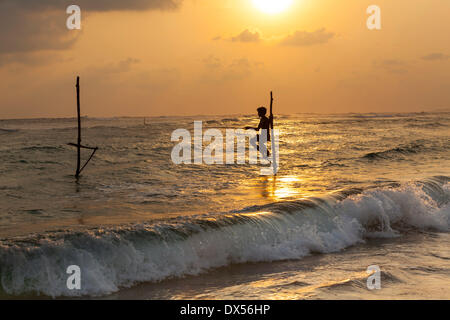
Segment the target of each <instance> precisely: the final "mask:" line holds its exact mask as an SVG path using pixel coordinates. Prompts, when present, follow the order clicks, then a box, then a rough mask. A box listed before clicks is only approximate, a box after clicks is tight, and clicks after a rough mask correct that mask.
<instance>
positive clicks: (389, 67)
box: [373, 59, 408, 74]
mask: <svg viewBox="0 0 450 320" xmlns="http://www.w3.org/2000/svg"><path fill="white" fill-rule="evenodd" d="M373 65H374V67H375V68H377V69H383V70H385V71H387V72H390V73H397V74H401V73H406V72H408V70H407V66H408V65H407V63H406V62H405V61H403V60H399V59H385V60H381V61H374V63H373Z"/></svg>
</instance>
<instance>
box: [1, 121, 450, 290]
mask: <svg viewBox="0 0 450 320" xmlns="http://www.w3.org/2000/svg"><path fill="white" fill-rule="evenodd" d="M194 121H203V126H204V130H207V129H208V128H214V129H219V130H222V131H223V133H224V134H225V130H226V129H236V128H242V127H245V126H247V125H255V124H257V119H255V117H254V116H252V115H230V116H201V117H199V116H198V117H155V118H147V120H146V124H145V125H144V120H143V119H142V118H105V119H100V118H83V119H82V126H83V130H82V135H83V136H82V143H83V144H84V145H90V146H98V147H99V151H98V152H97V153H96V154H95V156H94V157H93V159H92V160H91V162H90V163H89V165H88V166H87V167H86V168H85V169H84V171H83V174H82V176H81V177H80V179H78V180H77V179H75V177H74V173H75V169H76V149H75V148H73V147H71V146H68V145H67V143H69V142H76V138H77V136H76V135H77V122H76V119H18V120H0V177H1V178H0V191H1V192H0V296H1V297H7V298H11V297H37V296H44V297H48V296H49V297H66V296H69V297H73V296H83V297H105V298H149V299H152V298H155V299H173V298H175V299H176V298H186V299H197V298H203V299H220V298H228V299H245V298H250V299H253V298H255V299H266V298H267V299H298V298H333V299H334V298H338V299H339V298H363V299H371V298H393V299H395V298H447V299H448V298H450V292H449V290H448V289H447V288H448V285H449V283H450V250H449V248H450V237H449V228H450V222H449V219H450V218H449V217H450V169H449V168H450V166H449V165H450V113H411V114H332V115H316V114H292V115H279V116H278V117H276V118H275V129H278V130H279V135H280V137H279V139H280V143H279V152H280V154H279V157H280V161H279V162H280V163H279V172H278V174H277V175H276V176H261V175H260V174H259V173H260V169H261V167H262V166H261V165H254V164H248V163H247V164H232V165H226V164H223V165H206V164H201V165H198V164H180V165H176V164H174V163H173V162H172V161H171V152H172V149H173V147H174V146H175V144H176V143H175V142H172V141H171V134H172V132H173V131H174V130H176V129H180V128H183V129H188V130H190V131H192V132H193V124H194ZM224 150H225V149H224ZM82 152H83V154H82V161H85V160H87V158H89V156H90V151H89V150H83V151H82ZM225 156H226V155H224V157H225ZM70 265H76V266H79V267H80V270H81V275H82V276H81V288H80V289H79V290H70V289H69V288H68V287H67V278H68V276H69V275H68V274H67V273H66V270H67V267H69V266H70ZM370 265H377V266H379V267H380V269H381V272H382V276H381V280H382V285H381V289H380V290H368V289H367V286H366V279H367V277H368V274H367V273H366V269H367V267H368V266H370Z"/></svg>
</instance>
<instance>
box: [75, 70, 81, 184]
mask: <svg viewBox="0 0 450 320" xmlns="http://www.w3.org/2000/svg"><path fill="white" fill-rule="evenodd" d="M77 113H78V143H77V172H76V173H75V177H77V178H78V177H79V176H80V164H81V159H80V157H81V114H80V77H77Z"/></svg>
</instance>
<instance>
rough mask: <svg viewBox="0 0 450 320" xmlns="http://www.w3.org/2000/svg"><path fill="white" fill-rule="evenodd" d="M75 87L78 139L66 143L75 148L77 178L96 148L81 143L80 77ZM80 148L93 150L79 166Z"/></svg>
mask: <svg viewBox="0 0 450 320" xmlns="http://www.w3.org/2000/svg"><path fill="white" fill-rule="evenodd" d="M76 88H77V116H78V139H77V143H68V145H69V146H72V147H76V148H77V171H76V172H75V177H76V178H78V177H79V176H80V174H81V171H83V169H84V168H85V167H86V166H87V164H88V163H89V161H91V159H92V157H93V156H94V154H95V152H96V151H97V150H98V148H97V147H95V148H92V147H86V146H83V145H82V144H81V112H80V77H77V84H76ZM81 148H83V149H89V150H93V151H92V154H91V156H90V157H89V159H88V160H87V161H86V163H85V164H84V165H83V166H82V167H81Z"/></svg>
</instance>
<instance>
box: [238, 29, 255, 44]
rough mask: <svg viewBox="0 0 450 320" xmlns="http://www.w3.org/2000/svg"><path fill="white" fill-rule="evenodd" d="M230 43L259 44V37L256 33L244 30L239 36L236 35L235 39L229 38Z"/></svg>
mask: <svg viewBox="0 0 450 320" xmlns="http://www.w3.org/2000/svg"><path fill="white" fill-rule="evenodd" d="M231 41H233V42H259V41H261V35H260V33H259V32H258V31H253V32H252V31H250V30H249V29H246V30H244V31H242V32H241V33H240V34H238V35H237V36H235V37H232V38H231Z"/></svg>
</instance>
